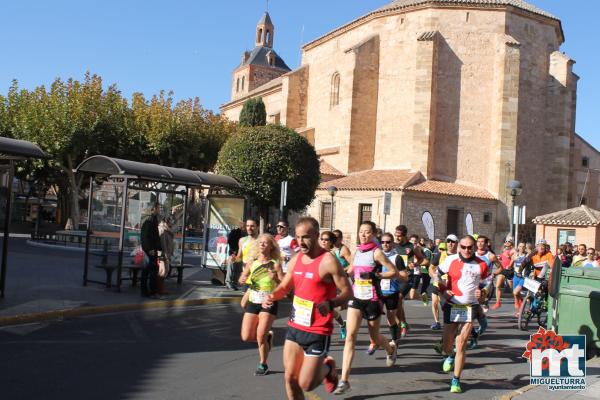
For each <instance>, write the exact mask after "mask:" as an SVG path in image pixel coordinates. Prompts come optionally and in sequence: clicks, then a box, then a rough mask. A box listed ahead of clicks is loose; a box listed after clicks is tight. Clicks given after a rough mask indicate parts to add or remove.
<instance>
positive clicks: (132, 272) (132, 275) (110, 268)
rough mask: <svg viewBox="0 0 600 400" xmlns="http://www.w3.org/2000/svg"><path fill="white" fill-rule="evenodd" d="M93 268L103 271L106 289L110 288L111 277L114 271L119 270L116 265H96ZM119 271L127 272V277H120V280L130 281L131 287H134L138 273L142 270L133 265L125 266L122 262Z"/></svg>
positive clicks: (139, 266) (138, 266)
mask: <svg viewBox="0 0 600 400" xmlns="http://www.w3.org/2000/svg"><path fill="white" fill-rule="evenodd" d="M94 267H95V268H99V269H103V270H104V272H105V273H106V281H105V285H106V287H112V275H113V272H114V271H116V270H117V268H119V266H118V265H116V264H98V265H94ZM121 270H122V271H129V277H123V276H121V280H123V281H128V280H131V286H133V287H135V286H136V285H137V281H138V276H139V273H140V271H141V270H142V266H141V265H135V264H126V263H125V262H123V265H121Z"/></svg>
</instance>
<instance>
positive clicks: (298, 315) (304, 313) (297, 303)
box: [293, 296, 313, 326]
mask: <svg viewBox="0 0 600 400" xmlns="http://www.w3.org/2000/svg"><path fill="white" fill-rule="evenodd" d="M293 304H294V322H295V323H296V324H298V325H301V326H310V324H311V322H312V311H313V302H312V301H310V300H304V299H302V298H300V297H298V296H294V303H293Z"/></svg>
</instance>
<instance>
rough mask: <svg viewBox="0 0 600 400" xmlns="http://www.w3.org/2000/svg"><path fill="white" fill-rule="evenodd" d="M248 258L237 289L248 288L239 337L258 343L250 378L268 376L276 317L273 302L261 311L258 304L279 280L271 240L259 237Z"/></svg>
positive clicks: (276, 255)
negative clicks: (272, 327)
mask: <svg viewBox="0 0 600 400" xmlns="http://www.w3.org/2000/svg"><path fill="white" fill-rule="evenodd" d="M249 258H250V259H249V262H248V263H247V264H246V266H245V267H244V270H243V272H242V276H241V277H240V284H241V285H243V284H247V285H249V289H248V292H249V294H248V302H247V304H246V306H245V307H244V308H245V311H246V312H245V313H244V319H243V320H242V331H241V337H242V340H243V341H244V342H257V343H258V355H259V358H260V362H259V364H258V367H257V369H256V372H255V373H254V375H256V376H262V375H266V374H267V373H268V372H269V367H268V365H267V358H268V356H269V352H270V351H271V348H272V347H273V331H272V330H271V326H272V325H273V321H274V320H275V317H276V316H277V302H275V303H273V304H272V305H271V306H270V307H269V308H264V307H262V303H263V302H264V301H265V300H266V299H267V297H268V296H269V295H270V294H271V293H272V292H273V290H274V289H275V288H276V287H277V285H278V284H279V282H281V280H282V279H283V271H282V270H281V266H280V264H279V259H280V254H279V247H278V246H277V243H276V242H275V239H274V238H273V236H271V235H269V234H263V235H260V236H259V238H258V239H257V240H256V242H255V244H254V246H253V249H252V252H251V253H250V257H249Z"/></svg>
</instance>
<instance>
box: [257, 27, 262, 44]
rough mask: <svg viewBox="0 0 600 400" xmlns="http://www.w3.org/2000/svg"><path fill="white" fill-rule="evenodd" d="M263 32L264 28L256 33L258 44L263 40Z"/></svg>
mask: <svg viewBox="0 0 600 400" xmlns="http://www.w3.org/2000/svg"><path fill="white" fill-rule="evenodd" d="M262 32H263V31H262V28H259V29H258V31H257V32H256V43H260V41H261V40H262Z"/></svg>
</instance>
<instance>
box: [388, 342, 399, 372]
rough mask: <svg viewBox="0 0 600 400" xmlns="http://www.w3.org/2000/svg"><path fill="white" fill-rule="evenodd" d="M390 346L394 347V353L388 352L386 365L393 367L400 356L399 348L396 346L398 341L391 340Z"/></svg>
mask: <svg viewBox="0 0 600 400" xmlns="http://www.w3.org/2000/svg"><path fill="white" fill-rule="evenodd" d="M390 346H391V347H392V354H388V355H387V356H386V358H385V365H387V366H388V367H392V366H393V365H394V364H396V359H397V358H398V348H397V347H396V343H394V342H390Z"/></svg>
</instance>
